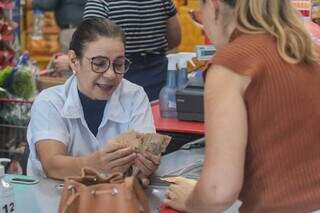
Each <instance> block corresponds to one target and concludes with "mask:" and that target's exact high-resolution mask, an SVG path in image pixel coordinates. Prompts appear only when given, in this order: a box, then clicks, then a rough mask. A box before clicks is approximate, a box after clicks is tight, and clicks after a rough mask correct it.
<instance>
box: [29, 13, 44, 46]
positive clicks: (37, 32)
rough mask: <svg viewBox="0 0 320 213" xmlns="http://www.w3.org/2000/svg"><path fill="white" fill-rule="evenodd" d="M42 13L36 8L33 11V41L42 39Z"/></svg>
mask: <svg viewBox="0 0 320 213" xmlns="http://www.w3.org/2000/svg"><path fill="white" fill-rule="evenodd" d="M43 25H44V13H43V11H42V10H41V9H38V8H36V9H35V10H34V11H33V30H32V36H31V38H32V39H33V40H41V39H43Z"/></svg>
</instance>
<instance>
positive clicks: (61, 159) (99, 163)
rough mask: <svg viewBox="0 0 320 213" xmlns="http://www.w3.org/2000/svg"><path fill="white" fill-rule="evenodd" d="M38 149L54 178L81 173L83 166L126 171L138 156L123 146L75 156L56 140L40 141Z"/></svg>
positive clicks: (41, 159) (43, 163)
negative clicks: (68, 152) (69, 153)
mask: <svg viewBox="0 0 320 213" xmlns="http://www.w3.org/2000/svg"><path fill="white" fill-rule="evenodd" d="M36 150H37V154H38V157H39V159H40V162H41V164H42V167H43V170H44V172H45V174H46V175H47V176H48V177H50V178H54V179H63V178H64V177H66V176H73V175H79V174H80V171H81V168H83V167H91V168H94V169H96V170H97V171H99V172H104V173H111V172H116V171H120V172H124V171H126V170H127V169H128V168H129V167H130V166H131V165H132V163H133V162H134V160H135V158H136V154H135V153H134V150H133V149H131V148H125V147H123V146H106V147H103V148H101V149H100V150H99V151H97V152H94V153H92V154H89V155H86V156H81V157H74V156H70V155H68V154H67V152H66V146H65V145H64V144H63V143H61V142H59V141H56V140H42V141H39V142H38V143H37V144H36Z"/></svg>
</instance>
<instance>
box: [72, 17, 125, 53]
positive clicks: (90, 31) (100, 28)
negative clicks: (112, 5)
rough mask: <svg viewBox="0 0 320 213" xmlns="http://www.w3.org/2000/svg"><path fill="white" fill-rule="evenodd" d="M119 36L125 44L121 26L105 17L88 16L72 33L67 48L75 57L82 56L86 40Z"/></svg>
mask: <svg viewBox="0 0 320 213" xmlns="http://www.w3.org/2000/svg"><path fill="white" fill-rule="evenodd" d="M100 36H101V37H107V38H120V39H121V40H122V42H123V43H124V44H125V35H124V32H123V31H122V29H121V27H119V26H118V25H116V24H114V23H113V22H111V21H110V20H108V19H105V18H98V17H95V18H90V19H85V20H83V21H82V22H81V23H80V24H79V26H78V27H77V29H76V31H75V32H74V33H73V35H72V39H71V42H70V46H69V49H70V50H73V51H74V52H75V54H76V56H77V58H82V56H83V50H84V49H85V46H86V44H87V43H88V42H92V41H96V40H97V39H98V37H100Z"/></svg>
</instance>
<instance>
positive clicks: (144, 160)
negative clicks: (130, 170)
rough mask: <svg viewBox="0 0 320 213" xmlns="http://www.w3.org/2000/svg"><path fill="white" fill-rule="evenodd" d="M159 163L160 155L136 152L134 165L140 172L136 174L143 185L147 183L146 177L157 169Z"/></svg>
mask: <svg viewBox="0 0 320 213" xmlns="http://www.w3.org/2000/svg"><path fill="white" fill-rule="evenodd" d="M159 165H160V156H158V155H153V154H150V153H144V154H140V153H138V154H137V158H136V160H135V166H136V167H137V168H138V169H139V171H140V173H139V174H138V178H139V179H140V181H141V182H142V184H143V185H149V183H150V182H149V179H148V177H149V176H150V175H151V174H152V173H153V172H154V171H156V170H157V168H158V166H159Z"/></svg>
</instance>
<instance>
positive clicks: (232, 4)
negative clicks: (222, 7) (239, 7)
mask: <svg viewBox="0 0 320 213" xmlns="http://www.w3.org/2000/svg"><path fill="white" fill-rule="evenodd" d="M222 1H223V2H225V3H226V4H227V5H229V6H230V7H232V8H234V7H235V6H236V3H237V0H222ZM202 2H203V3H205V2H206V0H202Z"/></svg>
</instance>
